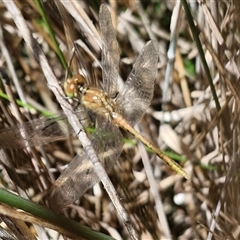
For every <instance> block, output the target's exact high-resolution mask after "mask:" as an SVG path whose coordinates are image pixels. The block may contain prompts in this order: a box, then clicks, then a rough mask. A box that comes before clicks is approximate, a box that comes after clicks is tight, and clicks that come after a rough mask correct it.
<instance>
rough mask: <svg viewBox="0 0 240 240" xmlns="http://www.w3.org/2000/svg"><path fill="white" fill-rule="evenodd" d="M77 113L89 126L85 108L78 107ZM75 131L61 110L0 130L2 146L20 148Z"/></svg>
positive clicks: (42, 143)
mask: <svg viewBox="0 0 240 240" xmlns="http://www.w3.org/2000/svg"><path fill="white" fill-rule="evenodd" d="M77 115H78V116H79V118H81V119H82V120H81V122H83V123H84V126H85V127H86V126H88V124H89V118H88V115H87V113H86V110H85V109H84V108H82V109H80V108H79V109H78V111H77ZM71 133H74V132H73V129H72V128H71V126H70V125H69V123H68V121H67V118H66V115H65V114H64V113H63V112H61V113H60V114H59V115H58V116H57V117H52V118H39V119H36V120H33V121H29V122H26V123H24V124H18V125H16V126H13V127H10V128H4V129H2V130H0V136H1V137H0V148H2V149H9V148H12V149H20V148H25V147H27V146H30V147H31V146H38V145H44V144H47V143H50V142H54V141H57V140H61V139H64V138H65V137H66V136H67V135H69V134H71Z"/></svg>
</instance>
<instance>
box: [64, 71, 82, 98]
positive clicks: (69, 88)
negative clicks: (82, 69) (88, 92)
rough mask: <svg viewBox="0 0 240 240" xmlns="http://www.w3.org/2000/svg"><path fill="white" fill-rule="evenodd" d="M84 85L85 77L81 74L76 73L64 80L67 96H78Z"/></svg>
mask: <svg viewBox="0 0 240 240" xmlns="http://www.w3.org/2000/svg"><path fill="white" fill-rule="evenodd" d="M85 86H86V79H85V78H84V77H83V76H82V75H80V74H77V75H75V76H73V77H72V78H68V79H67V80H66V81H65V82H64V91H65V93H66V95H67V96H68V97H70V98H78V97H79V94H81V93H82V91H83V89H84V88H85Z"/></svg>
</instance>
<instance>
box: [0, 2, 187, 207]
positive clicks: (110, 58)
mask: <svg viewBox="0 0 240 240" xmlns="http://www.w3.org/2000/svg"><path fill="white" fill-rule="evenodd" d="M99 24H100V31H101V37H102V60H101V65H102V84H101V85H100V84H99V85H100V86H91V83H90V81H89V80H88V79H87V78H85V77H84V76H82V75H80V74H78V75H75V76H74V77H72V78H69V79H67V80H66V81H65V83H64V89H65V92H66V95H67V96H68V97H71V98H74V99H77V100H78V101H79V104H80V106H79V107H78V110H77V111H78V112H77V115H78V116H79V120H80V121H81V118H82V119H86V115H87V116H88V115H89V116H90V117H89V118H90V119H91V121H93V120H94V121H95V128H96V130H95V131H94V132H93V133H92V134H89V138H90V140H91V142H92V146H93V148H94V149H95V151H96V152H97V154H98V156H99V159H100V160H101V162H102V164H103V165H104V167H105V168H106V171H107V172H109V171H110V170H111V169H112V167H113V166H114V164H115V163H116V161H117V159H118V158H119V156H120V154H121V152H122V145H123V142H122V139H123V137H122V134H121V131H120V129H119V128H122V129H124V130H126V131H128V132H130V133H131V134H132V135H133V136H135V137H136V138H137V139H138V140H140V141H141V142H142V143H143V144H145V145H146V146H147V147H148V148H149V149H150V150H152V151H153V152H154V153H156V155H157V156H158V157H159V158H161V159H162V160H163V161H165V162H166V163H167V164H168V165H169V166H170V168H172V169H173V170H174V171H175V172H177V173H178V174H180V175H182V176H183V177H185V178H186V179H188V178H189V175H188V174H187V173H186V172H185V170H184V169H183V168H182V167H181V166H180V165H179V164H178V163H176V162H175V161H173V160H172V159H171V158H169V157H168V156H167V155H165V154H164V153H163V151H162V150H160V149H159V148H158V147H157V146H155V145H154V144H153V143H152V142H151V141H149V140H147V139H146V138H145V137H144V136H143V135H142V134H141V133H139V132H138V131H136V130H135V129H134V127H133V126H134V125H135V124H136V123H137V122H139V121H140V119H141V118H142V117H143V115H144V114H145V112H146V111H147V109H148V107H149V105H150V103H151V100H152V97H153V88H154V84H155V79H156V76H157V64H158V45H157V42H156V41H154V40H151V41H149V42H147V43H146V45H145V46H144V48H143V49H142V50H141V52H140V54H139V56H138V57H137V59H136V61H135V64H134V66H133V69H132V71H131V72H130V74H129V76H128V78H127V80H126V81H125V83H124V85H123V87H122V88H121V89H118V85H117V81H118V65H119V60H120V51H119V47H118V42H117V39H116V35H115V29H114V27H113V24H112V20H111V13H110V11H109V10H108V8H107V6H106V5H104V4H103V5H101V7H100V11H99ZM86 113H87V114H86ZM83 116H84V117H83ZM65 119H66V116H64V115H61V116H60V117H58V118H56V119H47V120H46V119H45V120H42V119H38V120H35V121H33V122H28V123H24V124H22V125H18V126H17V127H12V128H8V129H3V130H1V131H0V136H1V138H2V139H5V140H4V141H0V148H9V146H10V147H16V148H24V147H26V146H35V145H40V144H45V143H48V142H51V141H56V140H58V139H61V138H63V137H64V136H65V135H66V131H65V129H63V128H62V127H61V124H59V122H60V121H64V120H65ZM9 141H12V142H13V144H11V145H10V144H7V142H9ZM99 181H100V179H99V178H98V175H97V173H96V172H95V171H94V168H93V164H92V162H91V161H90V160H89V157H88V156H87V154H86V153H85V151H84V150H83V151H81V152H79V153H78V155H77V156H76V157H75V158H74V159H73V160H72V161H71V162H70V163H69V164H68V166H67V167H66V169H64V170H63V172H62V173H61V175H60V176H59V178H58V179H57V180H56V181H55V182H54V183H53V186H52V188H51V190H50V194H49V203H50V206H51V207H52V208H53V209H55V210H57V211H59V209H62V208H64V207H65V206H67V205H69V204H71V203H73V202H74V201H76V200H77V199H79V198H80V197H81V196H82V195H83V194H84V193H85V192H86V191H87V190H88V189H89V188H91V187H93V186H94V185H95V184H96V183H98V182H99Z"/></svg>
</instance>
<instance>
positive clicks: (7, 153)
mask: <svg viewBox="0 0 240 240" xmlns="http://www.w3.org/2000/svg"><path fill="white" fill-rule="evenodd" d="M190 2H191V12H192V15H193V17H194V26H195V30H196V32H197V36H198V37H199V39H200V45H197V44H196V37H195V36H194V35H193V33H192V29H191V28H190V26H191V23H190V20H189V18H188V17H187V16H186V9H184V8H183V7H182V5H180V2H179V1H176V2H174V1H160V2H159V1H142V3H140V2H138V1H116V2H115V1H111V9H112V10H111V11H112V19H113V24H114V26H115V27H116V30H117V31H116V33H117V38H118V42H119V46H120V50H121V61H120V66H119V69H120V76H121V77H122V79H126V78H127V76H128V74H129V72H130V70H131V68H132V64H133V63H134V60H135V57H136V56H137V54H138V53H139V51H140V50H141V48H142V47H143V46H144V44H145V43H146V41H148V40H149V39H156V40H157V41H158V42H159V49H160V54H159V60H160V61H159V66H158V77H157V79H156V85H155V91H154V97H153V100H152V104H151V106H150V108H149V111H148V112H147V114H146V115H145V116H144V118H143V119H142V121H141V122H140V123H139V124H138V126H137V127H138V128H139V129H140V131H141V132H142V133H143V134H144V135H145V136H146V137H147V138H148V139H151V140H152V141H153V142H155V143H157V144H158V146H159V147H160V148H161V149H163V150H165V151H166V152H167V153H168V154H171V157H172V158H174V159H176V160H178V161H180V164H182V165H183V166H184V167H185V169H186V171H187V172H188V173H189V174H190V175H191V178H190V179H189V180H185V179H183V178H182V177H180V176H178V175H176V174H175V173H174V172H172V171H171V170H170V169H169V168H168V166H167V165H165V164H164V163H163V162H162V161H161V160H160V159H157V158H156V156H155V155H154V154H152V153H150V152H148V151H147V150H146V149H145V148H144V147H143V146H142V145H141V144H139V143H138V142H137V141H136V140H135V139H133V138H132V137H131V136H130V135H129V134H126V133H124V137H125V138H126V139H128V140H126V141H125V144H124V147H123V152H122V154H121V157H120V159H119V161H118V162H117V164H116V166H115V167H114V169H113V170H112V171H111V172H110V173H109V176H110V178H111V180H112V182H113V185H114V186H115V187H116V190H117V192H118V194H119V197H120V200H121V202H122V203H123V205H124V207H125V209H126V211H127V212H128V213H129V214H130V218H131V220H132V223H133V226H134V227H135V228H136V230H137V233H138V234H139V236H140V237H139V238H140V239H181V240H183V239H184V240H186V239H209V240H210V239H239V234H240V232H239V218H240V212H239V210H238V209H239V208H238V198H239V196H240V195H239V188H238V185H239V154H240V153H239V150H238V148H239V138H238V135H239V134H238V131H239V128H238V125H239V117H238V116H239V112H238V110H239V109H238V104H239V93H238V91H239V86H238V85H239V84H238V82H237V81H238V80H237V79H239V76H240V75H239V67H238V64H239V20H238V19H239V18H238V13H239V11H238V10H239V9H238V3H237V1H236V0H232V1H208V0H207V1H202V2H201V4H200V5H199V3H198V2H195V1H190ZM37 3H38V1H35V2H34V1H23V3H22V1H15V4H16V5H17V7H18V9H19V10H20V12H21V14H22V15H23V16H24V19H25V20H26V23H27V24H28V27H29V28H30V29H31V31H32V32H33V36H34V38H35V39H36V40H37V41H38V43H39V45H40V48H41V49H42V51H43V52H44V54H45V56H46V57H47V60H48V62H49V65H50V67H51V69H52V71H53V72H54V74H55V75H56V77H57V79H58V80H59V84H60V86H62V84H63V81H64V79H65V78H66V71H67V70H66V68H67V64H68V63H69V61H70V58H71V55H72V48H73V45H74V44H73V41H77V42H76V44H75V47H76V48H77V50H76V52H77V54H75V56H74V58H73V61H72V63H71V67H70V72H71V73H73V74H74V73H77V72H78V70H79V69H84V70H85V72H86V74H87V75H88V76H90V78H91V79H94V81H100V80H99V79H101V68H100V66H99V61H100V60H101V50H100V48H99V46H98V44H97V41H100V37H99V36H100V35H99V25H98V11H99V6H100V3H99V2H98V1H63V3H64V4H63V5H62V4H61V3H60V1H59V2H58V1H46V2H42V7H43V13H44V14H45V15H46V18H47V19H48V21H49V25H50V26H51V28H52V30H53V35H54V36H55V38H56V42H57V44H58V46H59V50H58V49H57V45H56V43H54V40H53V38H52V37H51V35H50V34H49V28H48V27H47V23H46V21H45V20H43V13H41V12H40V10H39V7H38V6H37ZM0 10H1V15H0V23H1V28H0V30H1V31H0V39H1V41H0V44H1V45H0V53H1V55H0V56H1V74H2V76H1V79H2V82H1V100H0V118H1V126H2V127H10V126H14V125H16V124H21V123H23V122H26V121H32V120H33V119H37V118H39V117H42V116H44V115H48V114H49V112H51V113H57V112H58V111H59V110H60V109H61V108H60V106H59V104H58V102H57V101H56V98H55V96H54V95H53V94H52V92H51V91H50V90H49V87H50V88H51V86H49V84H47V82H46V81H45V78H44V75H43V71H44V69H42V68H41V67H40V66H39V65H38V63H37V62H36V61H35V58H34V54H35V55H36V54H38V52H34V53H32V52H31V51H30V50H29V47H28V46H27V45H26V42H25V41H24V40H23V38H22V34H23V32H21V31H20V30H19V29H17V27H16V25H15V23H14V21H13V19H14V17H13V16H12V15H11V14H10V13H9V11H8V10H7V9H6V6H5V5H4V3H1V5H0ZM170 26H171V27H170ZM201 48H202V51H203V55H202V56H201ZM202 57H203V58H204V59H205V61H206V65H204V63H203V64H202V62H203V58H202ZM64 59H65V60H64ZM65 100H66V99H65ZM129 139H130V141H129ZM16 140H17V136H16V138H15V139H14V138H12V139H10V140H6V139H3V134H1V132H0V146H3V145H4V146H6V145H9V146H10V147H11V146H12V147H13V146H14V147H15V146H18V145H19V147H18V148H19V149H17V150H16V149H4V150H1V158H0V160H1V175H0V177H1V185H2V187H3V188H5V189H7V190H11V191H13V192H15V193H17V194H18V195H19V196H22V197H24V198H28V199H30V200H32V201H34V202H38V203H40V204H42V205H46V206H48V198H47V196H48V195H47V194H48V191H49V189H50V188H51V186H52V183H53V182H54V181H55V180H56V178H57V177H58V176H59V174H60V172H61V170H62V169H63V166H64V165H66V164H67V163H68V162H70V161H71V159H72V158H73V157H74V156H75V155H76V151H77V150H78V149H79V148H80V143H79V142H78V140H76V138H74V137H73V136H68V137H66V138H64V139H62V140H61V141H57V142H51V143H49V144H46V145H44V146H36V147H31V148H25V149H23V148H21V146H20V143H19V142H17V141H16ZM49 141H50V139H49ZM1 142H2V143H1ZM185 160H186V161H185ZM149 172H150V173H149ZM151 174H153V176H154V179H151ZM159 194H160V195H159ZM9 205H11V204H9ZM11 211H12V210H10V209H8V207H5V205H1V207H0V214H1V219H2V223H4V224H6V225H7V227H6V225H4V224H2V227H3V228H5V229H7V231H8V232H10V233H11V234H12V235H15V236H16V239H35V238H36V237H39V239H45V238H49V239H58V236H57V235H53V232H51V231H49V229H47V228H45V227H49V226H48V225H46V224H44V223H43V222H42V221H43V220H40V222H37V223H38V224H39V227H36V225H31V224H30V223H33V222H34V221H33V220H32V219H31V218H29V219H31V220H26V219H28V218H26V217H23V216H22V215H21V214H19V215H16V214H13V213H11ZM63 212H64V215H65V216H66V217H68V218H70V219H73V220H75V221H77V222H80V223H82V224H84V225H87V226H89V227H91V228H93V229H95V230H97V231H99V232H102V233H105V234H107V235H111V236H112V237H113V238H116V239H121V238H122V239H128V238H130V236H129V233H128V232H127V231H126V229H125V228H124V225H123V223H122V220H121V218H120V217H119V216H118V215H117V212H116V210H115V208H114V205H113V203H112V202H111V201H110V200H109V197H108V195H107V194H106V192H105V190H104V188H103V187H102V185H101V184H100V185H97V186H95V187H94V188H93V189H90V190H89V191H88V192H87V193H86V194H85V195H84V197H82V198H81V199H80V200H79V201H77V202H76V203H75V204H73V205H71V206H68V207H67V208H66V209H64V211H63ZM14 216H15V217H14ZM25 221H27V223H26V222H25ZM29 222H30V223H29ZM57 230H58V231H59V232H61V231H60V230H59V229H57ZM1 231H2V232H3V231H4V230H1ZM66 234H67V233H66ZM71 238H74V237H73V236H71ZM9 239H14V238H11V237H10V236H9ZM59 239H61V238H60V237H59ZM90 239H91V238H90Z"/></svg>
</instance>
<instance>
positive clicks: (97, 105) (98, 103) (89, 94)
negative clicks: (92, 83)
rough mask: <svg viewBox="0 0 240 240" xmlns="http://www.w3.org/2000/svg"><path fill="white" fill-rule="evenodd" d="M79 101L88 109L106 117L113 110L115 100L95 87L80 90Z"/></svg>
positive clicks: (110, 114)
mask: <svg viewBox="0 0 240 240" xmlns="http://www.w3.org/2000/svg"><path fill="white" fill-rule="evenodd" d="M81 103H82V104H83V105H84V106H85V107H86V108H88V109H91V110H93V111H94V112H97V113H98V114H100V115H104V116H106V117H109V116H112V114H113V112H114V111H115V108H116V107H115V102H114V101H113V100H112V99H111V98H109V97H108V95H107V94H106V93H105V92H103V91H102V90H100V89H97V88H85V89H83V91H82V95H81Z"/></svg>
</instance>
